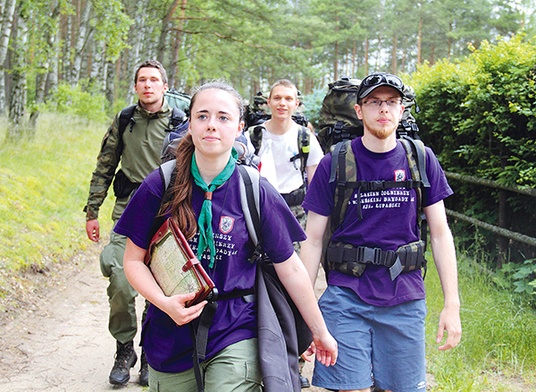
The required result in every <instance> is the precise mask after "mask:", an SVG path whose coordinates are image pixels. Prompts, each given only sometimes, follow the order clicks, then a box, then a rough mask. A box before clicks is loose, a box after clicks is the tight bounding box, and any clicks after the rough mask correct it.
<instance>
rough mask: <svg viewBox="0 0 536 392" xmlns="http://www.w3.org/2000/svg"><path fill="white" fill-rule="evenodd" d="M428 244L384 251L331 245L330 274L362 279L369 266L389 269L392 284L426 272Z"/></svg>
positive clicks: (420, 242)
mask: <svg viewBox="0 0 536 392" xmlns="http://www.w3.org/2000/svg"><path fill="white" fill-rule="evenodd" d="M424 249H425V243H424V241H422V240H420V241H415V242H411V243H409V244H407V245H403V246H401V247H400V248H398V249H397V250H396V251H394V250H382V249H380V248H371V247H368V246H353V245H350V244H345V243H342V242H330V244H329V246H328V249H327V251H326V261H327V264H328V267H329V269H330V270H336V271H339V272H343V273H345V274H348V275H353V276H356V277H359V276H361V275H362V274H363V272H364V271H365V268H366V265H367V264H374V265H382V266H384V267H387V268H389V274H390V276H391V280H394V279H395V278H396V277H397V276H398V275H400V273H402V272H409V271H414V270H416V269H420V268H425V269H426V259H425V258H424Z"/></svg>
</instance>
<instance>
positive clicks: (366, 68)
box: [363, 37, 369, 75]
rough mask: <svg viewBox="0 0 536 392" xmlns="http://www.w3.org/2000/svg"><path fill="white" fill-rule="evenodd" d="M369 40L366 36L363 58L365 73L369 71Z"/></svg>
mask: <svg viewBox="0 0 536 392" xmlns="http://www.w3.org/2000/svg"><path fill="white" fill-rule="evenodd" d="M368 63H369V40H368V37H366V38H365V58H364V59H363V65H364V66H365V69H364V71H365V75H368V73H369V64H368Z"/></svg>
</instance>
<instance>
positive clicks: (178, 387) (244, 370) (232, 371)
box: [149, 339, 262, 392]
mask: <svg viewBox="0 0 536 392" xmlns="http://www.w3.org/2000/svg"><path fill="white" fill-rule="evenodd" d="M258 353H259V351H258V348H257V339H248V340H242V341H240V342H237V343H235V344H231V345H230V346H227V347H226V348H224V349H223V350H221V351H220V352H219V353H218V354H216V356H215V357H214V358H211V359H208V360H206V361H204V362H202V363H201V364H200V366H201V373H202V377H203V380H204V383H205V385H204V386H205V391H206V392H262V374H261V370H260V367H259V361H258V355H259V354H258ZM149 390H150V392H197V391H198V389H197V383H196V380H195V374H194V370H193V369H190V370H186V371H184V372H181V373H162V372H158V371H156V370H154V369H153V368H151V367H150V366H149Z"/></svg>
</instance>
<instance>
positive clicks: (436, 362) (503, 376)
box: [425, 257, 536, 392]
mask: <svg viewBox="0 0 536 392" xmlns="http://www.w3.org/2000/svg"><path fill="white" fill-rule="evenodd" d="M430 264H431V266H430V268H429V271H428V274H427V277H426V280H425V283H426V289H427V304H428V316H427V323H426V330H427V360H428V371H429V372H430V373H431V374H433V376H434V379H435V381H434V384H435V385H434V387H433V388H432V391H434V392H436V391H457V392H464V391H467V392H469V391H471V392H479V391H525V390H536V373H535V372H536V349H535V348H536V347H535V345H534V342H535V341H536V313H535V312H534V310H533V309H531V308H530V307H528V306H525V305H523V304H520V301H519V297H516V296H515V295H514V294H513V293H510V292H506V291H499V290H497V288H496V286H494V284H493V283H492V279H491V276H490V275H489V274H487V273H486V272H483V270H482V268H480V266H479V265H477V264H476V262H475V261H474V260H470V259H467V258H464V257H460V260H459V272H458V275H459V281H460V298H461V312H460V313H461V319H462V329H463V335H462V341H461V343H460V345H459V346H458V347H456V348H455V349H454V350H451V351H447V352H441V351H439V350H438V349H437V344H436V343H435V335H436V331H437V321H438V319H439V313H440V312H441V309H442V306H443V294H442V292H441V286H440V283H439V278H438V276H437V272H436V270H435V267H434V266H433V263H430ZM531 388H534V389H531Z"/></svg>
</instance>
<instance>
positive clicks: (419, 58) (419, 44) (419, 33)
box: [417, 8, 423, 65]
mask: <svg viewBox="0 0 536 392" xmlns="http://www.w3.org/2000/svg"><path fill="white" fill-rule="evenodd" d="M422 23H423V22H422V9H421V8H419V27H418V28H417V65H421V64H422Z"/></svg>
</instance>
